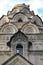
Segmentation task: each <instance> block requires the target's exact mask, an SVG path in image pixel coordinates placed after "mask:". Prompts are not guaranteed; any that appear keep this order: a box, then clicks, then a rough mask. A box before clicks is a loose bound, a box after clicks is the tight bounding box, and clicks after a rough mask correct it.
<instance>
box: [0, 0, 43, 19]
mask: <svg viewBox="0 0 43 65" xmlns="http://www.w3.org/2000/svg"><path fill="white" fill-rule="evenodd" d="M21 3H25V4H26V5H30V10H33V11H34V13H35V15H39V16H40V17H41V19H42V20H43V0H0V17H2V15H7V12H8V11H10V10H11V9H12V8H13V7H14V6H15V5H16V4H21Z"/></svg>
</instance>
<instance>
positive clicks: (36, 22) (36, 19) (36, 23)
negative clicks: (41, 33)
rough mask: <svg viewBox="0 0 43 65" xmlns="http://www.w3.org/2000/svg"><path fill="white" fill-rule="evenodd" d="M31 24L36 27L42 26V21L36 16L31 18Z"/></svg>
mask: <svg viewBox="0 0 43 65" xmlns="http://www.w3.org/2000/svg"><path fill="white" fill-rule="evenodd" d="M31 22H32V23H34V24H35V25H37V26H42V20H41V18H40V17H39V16H38V15H35V16H33V17H32V19H31Z"/></svg>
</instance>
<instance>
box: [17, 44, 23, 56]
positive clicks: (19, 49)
mask: <svg viewBox="0 0 43 65" xmlns="http://www.w3.org/2000/svg"><path fill="white" fill-rule="evenodd" d="M16 53H19V54H20V55H23V46H22V45H21V44H17V46H16Z"/></svg>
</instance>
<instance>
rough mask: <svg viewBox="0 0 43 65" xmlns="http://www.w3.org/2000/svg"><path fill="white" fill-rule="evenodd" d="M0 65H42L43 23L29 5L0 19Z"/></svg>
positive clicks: (18, 6) (21, 5)
mask: <svg viewBox="0 0 43 65" xmlns="http://www.w3.org/2000/svg"><path fill="white" fill-rule="evenodd" d="M0 65H43V21H42V20H41V18H40V17H39V16H38V15H35V13H34V11H31V10H30V8H29V5H26V4H24V3H23V4H18V5H16V6H15V7H14V8H13V9H12V10H11V11H8V13H7V15H3V16H2V17H1V18H0Z"/></svg>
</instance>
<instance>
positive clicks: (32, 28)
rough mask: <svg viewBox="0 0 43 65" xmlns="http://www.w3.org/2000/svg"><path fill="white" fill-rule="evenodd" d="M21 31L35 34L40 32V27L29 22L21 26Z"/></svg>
mask: <svg viewBox="0 0 43 65" xmlns="http://www.w3.org/2000/svg"><path fill="white" fill-rule="evenodd" d="M21 31H22V32H24V33H26V34H35V33H39V29H38V27H37V26H36V25H34V24H32V23H27V24H24V25H23V26H22V28H21Z"/></svg>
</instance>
